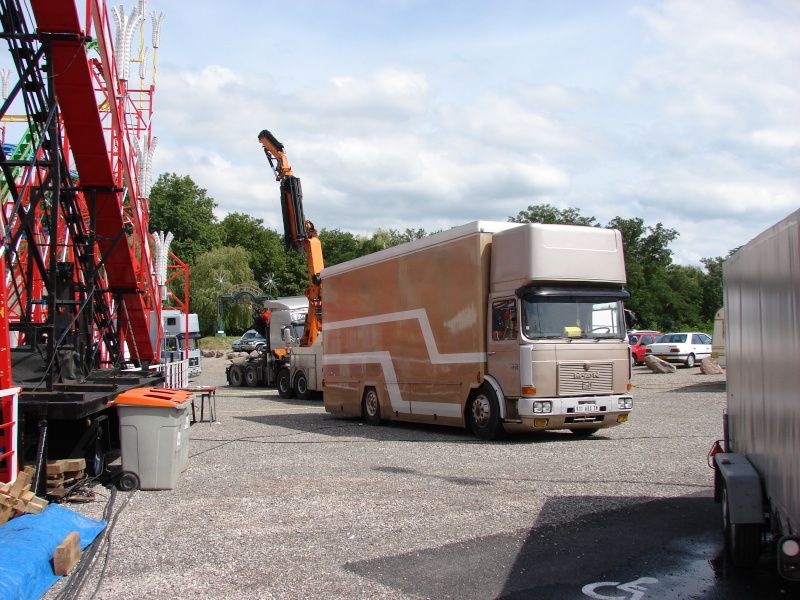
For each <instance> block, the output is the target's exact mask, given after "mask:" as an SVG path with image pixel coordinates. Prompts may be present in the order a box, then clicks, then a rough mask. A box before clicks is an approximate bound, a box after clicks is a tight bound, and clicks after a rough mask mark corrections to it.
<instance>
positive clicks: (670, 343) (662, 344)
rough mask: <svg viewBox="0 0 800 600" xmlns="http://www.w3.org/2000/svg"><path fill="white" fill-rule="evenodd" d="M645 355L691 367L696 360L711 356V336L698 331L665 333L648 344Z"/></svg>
mask: <svg viewBox="0 0 800 600" xmlns="http://www.w3.org/2000/svg"><path fill="white" fill-rule="evenodd" d="M645 354H646V355H648V354H652V355H653V356H655V357H657V358H660V359H661V360H666V361H667V362H677V363H683V364H684V365H686V366H687V367H693V366H694V365H695V363H696V362H697V361H698V360H702V359H704V358H706V357H707V356H711V336H710V335H708V334H707V333H700V332H698V331H690V332H687V333H667V334H665V335H664V336H662V338H661V339H660V340H659V341H658V342H655V343H653V344H650V345H649V346H648V347H647V351H646V352H645Z"/></svg>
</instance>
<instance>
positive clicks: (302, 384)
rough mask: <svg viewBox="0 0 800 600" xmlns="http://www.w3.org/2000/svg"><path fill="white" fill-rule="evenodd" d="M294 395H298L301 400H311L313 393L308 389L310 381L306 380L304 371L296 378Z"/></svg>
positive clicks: (299, 372) (298, 373)
mask: <svg viewBox="0 0 800 600" xmlns="http://www.w3.org/2000/svg"><path fill="white" fill-rule="evenodd" d="M294 393H295V394H297V397H298V398H300V400H308V399H309V398H311V392H310V391H309V389H308V379H306V374H305V373H303V372H302V371H298V372H297V376H295V378H294Z"/></svg>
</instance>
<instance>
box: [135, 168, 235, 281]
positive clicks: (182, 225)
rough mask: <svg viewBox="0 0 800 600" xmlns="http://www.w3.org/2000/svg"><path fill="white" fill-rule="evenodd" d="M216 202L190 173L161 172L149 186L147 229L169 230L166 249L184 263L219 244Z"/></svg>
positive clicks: (191, 261)
mask: <svg viewBox="0 0 800 600" xmlns="http://www.w3.org/2000/svg"><path fill="white" fill-rule="evenodd" d="M216 206H217V205H216V203H215V202H214V200H213V199H212V198H209V197H208V196H207V195H206V190H204V189H202V188H199V187H197V185H196V184H195V183H194V181H192V179H191V177H188V176H186V177H178V176H177V175H175V174H174V173H162V174H161V175H159V177H158V180H157V181H156V182H155V183H154V184H153V187H152V189H151V190H150V231H151V232H154V231H170V232H172V234H173V236H174V240H173V242H172V245H171V246H170V250H171V251H172V253H173V254H174V255H175V256H177V257H178V258H180V259H181V260H182V261H183V262H185V263H187V264H190V265H191V264H193V263H194V260H195V257H197V256H198V255H199V254H202V253H203V252H205V251H207V250H208V249H209V248H215V247H217V246H219V245H220V244H221V239H220V234H219V228H218V225H217V218H216V217H215V216H214V208H216Z"/></svg>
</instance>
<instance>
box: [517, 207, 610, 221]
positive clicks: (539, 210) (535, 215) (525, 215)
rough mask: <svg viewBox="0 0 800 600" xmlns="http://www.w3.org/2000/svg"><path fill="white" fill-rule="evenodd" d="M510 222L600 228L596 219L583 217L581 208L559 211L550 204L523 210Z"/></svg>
mask: <svg viewBox="0 0 800 600" xmlns="http://www.w3.org/2000/svg"><path fill="white" fill-rule="evenodd" d="M508 220H509V221H511V222H512V223H548V224H552V225H585V226H587V227H600V224H599V223H598V222H597V219H595V218H594V217H584V216H582V215H581V209H580V208H565V209H559V208H556V207H555V206H551V205H550V204H537V205H535V206H533V205H531V206H528V210H521V211H519V214H517V216H516V217H508Z"/></svg>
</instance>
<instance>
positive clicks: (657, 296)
mask: <svg viewBox="0 0 800 600" xmlns="http://www.w3.org/2000/svg"><path fill="white" fill-rule="evenodd" d="M509 221H513V222H516V223H556V224H562V225H586V226H592V227H599V226H600V225H599V224H598V223H597V220H596V219H595V218H594V217H584V216H582V215H581V214H580V209H577V208H567V209H563V210H561V209H557V208H555V207H553V206H551V205H549V204H540V205H536V206H529V207H528V209H527V210H524V211H520V213H519V214H518V215H517V216H516V217H509ZM606 227H607V228H610V229H618V230H619V231H620V234H621V236H622V247H623V249H624V252H625V271H626V275H627V281H628V283H627V285H626V289H627V290H628V292H629V293H630V295H631V297H630V299H629V300H628V301H627V302H626V306H627V308H629V309H631V310H632V311H633V312H635V313H636V316H637V318H638V321H639V322H638V324H637V327H638V328H640V329H655V330H660V331H664V332H666V331H680V330H687V329H699V330H701V331H708V332H710V331H711V328H712V325H713V321H714V314H715V313H716V311H717V310H718V309H719V308H720V307H721V306H722V259H721V258H714V259H711V258H709V259H703V261H702V262H703V264H704V265H705V267H706V269H707V271H708V274H705V273H703V271H702V270H701V269H699V268H697V267H686V266H680V265H674V264H672V251H671V250H670V249H669V245H670V244H671V243H672V242H673V241H675V240H676V239H677V238H678V235H679V234H678V232H677V231H676V230H674V229H670V228H668V227H664V225H663V224H661V223H657V224H656V225H655V226H650V225H645V222H644V220H643V219H641V218H639V217H636V218H632V219H623V218H622V217H615V218H613V219H612V220H611V221H609V222H608V224H607V225H606Z"/></svg>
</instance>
